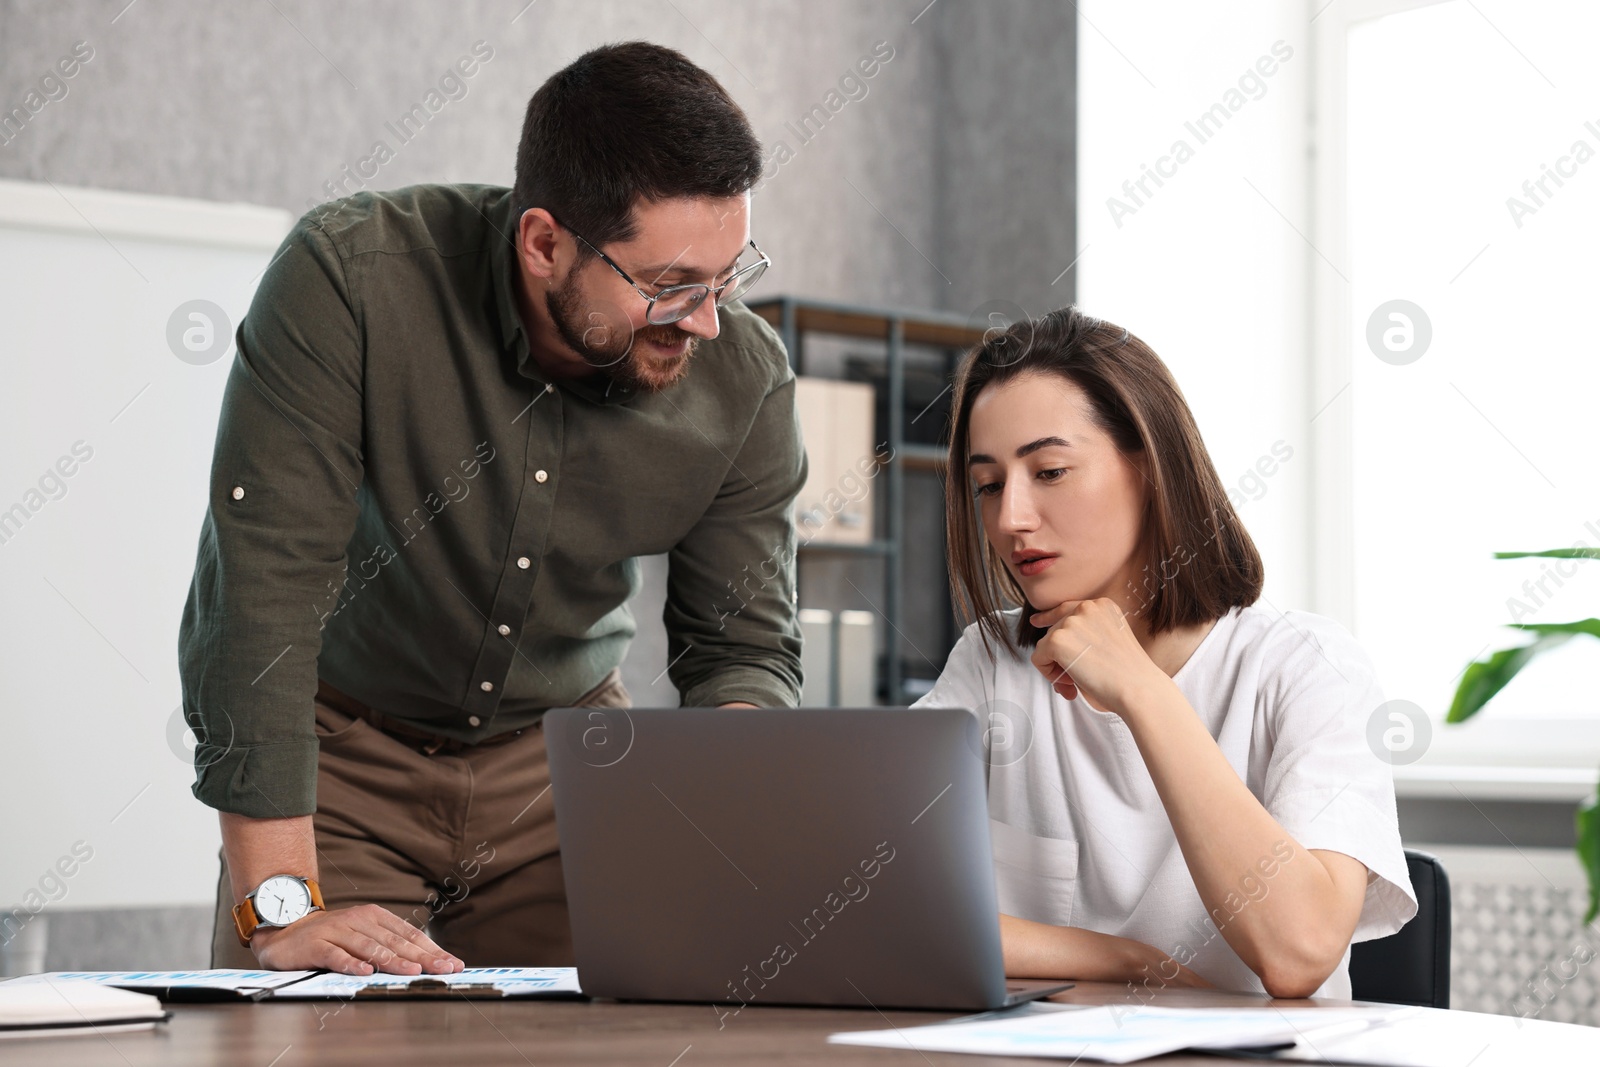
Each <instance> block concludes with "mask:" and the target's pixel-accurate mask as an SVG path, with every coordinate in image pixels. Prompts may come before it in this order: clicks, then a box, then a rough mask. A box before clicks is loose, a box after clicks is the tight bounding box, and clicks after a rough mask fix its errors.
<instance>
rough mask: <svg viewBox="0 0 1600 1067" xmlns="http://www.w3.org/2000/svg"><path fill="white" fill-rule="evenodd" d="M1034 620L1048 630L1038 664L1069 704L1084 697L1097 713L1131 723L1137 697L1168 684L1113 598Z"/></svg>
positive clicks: (1074, 603) (1036, 654) (1065, 606)
mask: <svg viewBox="0 0 1600 1067" xmlns="http://www.w3.org/2000/svg"><path fill="white" fill-rule="evenodd" d="M1029 621H1030V622H1032V623H1033V624H1034V625H1035V626H1039V627H1043V628H1045V629H1046V633H1045V635H1044V636H1043V637H1041V638H1040V639H1039V643H1038V645H1037V646H1035V647H1034V650H1033V665H1034V667H1035V668H1036V669H1037V670H1038V671H1039V673H1040V674H1042V675H1044V677H1045V680H1046V681H1048V682H1050V686H1051V688H1052V689H1054V690H1055V691H1056V692H1057V693H1060V694H1061V695H1062V696H1064V697H1066V698H1067V699H1068V700H1072V699H1073V698H1075V697H1077V696H1078V695H1079V694H1082V696H1083V698H1084V700H1086V701H1088V703H1089V706H1090V707H1092V708H1094V709H1096V710H1097V711H1108V712H1114V713H1116V714H1118V715H1121V716H1123V717H1124V718H1126V717H1127V711H1128V708H1129V707H1130V706H1131V704H1132V698H1133V695H1134V694H1136V693H1137V692H1139V690H1140V689H1141V688H1143V687H1146V686H1148V685H1150V684H1152V683H1155V684H1159V683H1160V682H1161V681H1162V680H1164V679H1166V675H1165V674H1164V673H1163V672H1162V670H1161V668H1159V667H1157V666H1156V665H1155V663H1154V661H1152V660H1151V659H1150V656H1149V654H1148V653H1147V652H1145V650H1144V646H1143V645H1141V644H1140V643H1139V638H1138V637H1137V636H1135V634H1134V632H1133V629H1132V627H1130V626H1129V625H1128V620H1127V618H1126V617H1125V616H1124V615H1123V613H1122V607H1121V605H1119V604H1118V603H1117V602H1116V601H1115V600H1112V599H1111V598H1110V597H1100V598H1098V599H1095V600H1067V601H1063V602H1062V603H1060V604H1058V605H1056V606H1055V607H1053V608H1050V609H1049V610H1047V611H1040V612H1036V613H1034V614H1033V615H1032V616H1030V617H1029Z"/></svg>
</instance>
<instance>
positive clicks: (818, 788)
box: [544, 708, 1069, 1016]
mask: <svg viewBox="0 0 1600 1067" xmlns="http://www.w3.org/2000/svg"><path fill="white" fill-rule="evenodd" d="M544 730H545V741H546V745H547V747H548V750H549V758H550V781H551V785H552V788H553V791H554V799H555V807H556V824H557V826H558V827H559V828H560V834H561V859H562V867H563V870H564V874H565V878H566V888H567V902H568V907H569V909H570V915H571V922H572V939H573V947H574V950H575V952H576V954H577V963H578V979H579V982H580V983H581V984H582V986H583V990H584V992H585V993H587V994H589V995H590V996H597V997H611V998H616V999H624V1000H672V1001H702V1002H710V1003H712V1004H713V1005H715V1006H716V1008H717V1010H718V1012H719V1016H721V1015H723V1014H724V1013H727V1012H737V1011H740V1010H742V1009H743V1007H744V1006H745V1005H747V1004H749V1005H766V1004H824V1005H833V1006H857V1007H862V1008H867V1007H875V1008H939V1009H946V1010H953V1011H982V1010H990V1009H994V1008H1000V1007H1005V1006H1007V1005H1011V1004H1018V1003H1021V1002H1023V1001H1026V1000H1033V999H1035V998H1038V997H1043V996H1048V995H1049V994H1051V993H1055V992H1059V991H1060V990H1063V989H1067V988H1069V986H1068V985H1064V984H1062V983H1059V982H1020V981H1017V980H1015V979H1013V980H1010V981H1008V980H1007V979H1006V977H1005V971H1004V968H1003V966H1002V962H1001V955H1000V925H999V912H998V908H997V906H996V904H995V882H994V868H993V859H992V857H991V853H990V846H989V816H988V805H987V802H986V796H985V794H986V790H985V786H984V774H983V765H982V763H981V762H980V761H979V758H978V753H979V751H980V750H979V748H978V744H979V743H978V740H977V729H976V720H975V719H974V717H973V716H972V715H971V714H970V713H968V712H966V711H962V710H959V709H950V708H798V709H797V708H787V709H763V710H752V709H748V708H742V709H741V708H725V709H719V708H629V709H618V708H559V709H554V710H551V711H549V712H547V713H546V715H545V725H544Z"/></svg>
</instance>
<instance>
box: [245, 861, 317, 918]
mask: <svg viewBox="0 0 1600 1067" xmlns="http://www.w3.org/2000/svg"><path fill="white" fill-rule="evenodd" d="M310 913H311V891H310V890H309V889H307V888H306V886H305V883H304V882H302V881H301V880H300V879H298V878H293V877H290V876H289V875H287V874H275V875H273V876H272V877H271V878H268V879H267V880H266V881H265V882H262V883H261V886H260V887H259V888H258V889H257V890H256V915H258V916H259V917H260V919H261V921H262V922H263V923H265V924H267V925H269V926H288V925H289V924H290V923H292V922H294V921H295V920H296V919H303V918H305V917H306V916H307V915H309V914H310Z"/></svg>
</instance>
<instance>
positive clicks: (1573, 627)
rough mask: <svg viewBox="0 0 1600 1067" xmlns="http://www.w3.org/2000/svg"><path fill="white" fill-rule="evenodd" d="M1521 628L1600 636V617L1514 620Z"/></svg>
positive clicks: (1532, 631) (1515, 624)
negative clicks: (1569, 619)
mask: <svg viewBox="0 0 1600 1067" xmlns="http://www.w3.org/2000/svg"><path fill="white" fill-rule="evenodd" d="M1506 625H1507V626H1515V627H1516V628H1517V629H1519V630H1527V631H1529V632H1530V633H1536V634H1588V635H1589V636H1590V637H1600V619H1579V620H1578V621H1576V622H1512V623H1507V624H1506Z"/></svg>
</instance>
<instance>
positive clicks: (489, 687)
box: [478, 682, 494, 693]
mask: <svg viewBox="0 0 1600 1067" xmlns="http://www.w3.org/2000/svg"><path fill="white" fill-rule="evenodd" d="M478 688H479V689H482V690H483V691H484V692H485V693H492V692H494V683H493V682H483V683H482V684H480V685H479V686H478Z"/></svg>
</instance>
